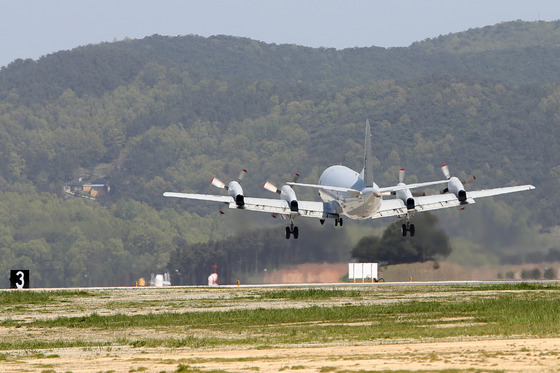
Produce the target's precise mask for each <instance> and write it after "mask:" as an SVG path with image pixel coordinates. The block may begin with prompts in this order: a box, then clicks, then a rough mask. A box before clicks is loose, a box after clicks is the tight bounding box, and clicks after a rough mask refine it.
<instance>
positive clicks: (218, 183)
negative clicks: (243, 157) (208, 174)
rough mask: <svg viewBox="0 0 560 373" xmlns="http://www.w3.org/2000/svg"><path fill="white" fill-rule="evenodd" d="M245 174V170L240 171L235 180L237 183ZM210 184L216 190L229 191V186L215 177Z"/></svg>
mask: <svg viewBox="0 0 560 373" xmlns="http://www.w3.org/2000/svg"><path fill="white" fill-rule="evenodd" d="M245 174H247V170H245V169H243V170H241V172H240V173H239V176H237V180H238V181H241V180H243V178H244V177H245ZM210 183H211V184H212V185H214V186H215V187H217V188H220V189H225V190H229V186H228V185H226V183H224V182H223V181H221V180H220V179H218V178H217V177H213V178H212V180H210Z"/></svg>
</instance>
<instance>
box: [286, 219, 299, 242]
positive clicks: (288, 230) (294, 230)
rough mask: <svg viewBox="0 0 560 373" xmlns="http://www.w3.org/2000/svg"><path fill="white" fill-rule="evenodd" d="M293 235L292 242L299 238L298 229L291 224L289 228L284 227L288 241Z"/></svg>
mask: <svg viewBox="0 0 560 373" xmlns="http://www.w3.org/2000/svg"><path fill="white" fill-rule="evenodd" d="M292 234H293V235H294V240H297V239H298V237H299V229H298V227H297V226H295V225H294V224H293V223H292V224H290V226H289V227H286V239H287V240H289V239H290V236H291V235H292Z"/></svg>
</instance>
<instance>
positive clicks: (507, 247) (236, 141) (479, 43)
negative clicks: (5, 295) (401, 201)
mask: <svg viewBox="0 0 560 373" xmlns="http://www.w3.org/2000/svg"><path fill="white" fill-rule="evenodd" d="M556 27H557V23H556V22H552V23H545V22H535V23H527V22H510V23H504V24H500V25H496V26H492V27H487V28H483V29H476V30H469V31H466V32H463V33H458V34H453V35H447V36H442V37H440V38H436V39H432V40H426V41H423V42H419V43H415V44H413V45H412V46H410V47H408V48H389V49H384V48H376V47H371V48H354V49H345V50H334V49H323V48H319V49H313V48H306V47H301V46H295V45H273V44H265V43H260V42H256V41H253V40H249V39H244V38H236V37H230V36H216V37H210V38H202V37H198V36H184V37H164V36H157V35H156V36H151V37H147V38H145V39H142V40H124V41H120V42H115V43H103V44H99V45H89V46H84V47H79V48H76V49H73V50H71V51H62V52H57V53H54V54H51V55H48V56H45V57H43V58H41V59H39V60H38V61H32V60H25V61H24V60H17V61H14V62H13V63H12V64H10V65H9V66H7V67H5V68H2V70H1V71H0V191H1V192H0V273H5V272H6V270H7V269H9V268H12V267H14V266H15V267H21V268H31V269H34V273H40V276H41V279H42V281H43V284H44V285H80V284H83V282H84V281H85V280H84V278H87V281H89V282H90V283H91V282H93V283H92V284H99V285H102V284H117V285H118V284H123V282H120V283H119V279H121V281H125V282H126V283H130V281H132V280H133V279H134V278H138V277H139V276H149V272H150V271H156V270H163V269H172V270H173V268H171V267H172V264H173V261H171V258H172V257H173V256H174V255H177V253H178V252H179V251H178V250H181V251H180V252H181V255H180V256H181V257H186V258H188V260H189V261H191V263H190V264H189V268H195V267H196V268H199V267H200V268H201V269H200V270H201V271H203V272H202V273H206V271H207V267H208V265H209V264H211V263H212V262H215V261H216V260H217V259H216V258H215V255H218V254H219V253H220V252H222V254H223V250H225V248H224V247H223V244H221V243H220V242H221V241H219V240H220V239H223V238H224V237H226V236H230V235H234V234H238V235H239V234H243V235H245V237H244V240H246V241H243V242H252V243H251V244H247V245H245V246H247V248H246V249H247V250H253V248H259V249H258V250H260V251H258V250H257V249H254V250H257V251H255V252H254V251H250V252H249V253H245V252H241V251H235V253H236V256H238V257H243V255H249V256H250V257H251V258H252V259H251V262H250V265H249V264H248V262H243V263H241V262H239V263H237V264H238V265H237V267H238V268H239V270H242V268H245V269H247V270H249V269H248V268H251V270H254V271H257V269H258V268H263V267H265V268H266V267H268V268H272V267H270V266H271V264H270V263H269V262H264V261H265V259H264V258H270V260H271V262H272V263H274V266H279V265H281V264H283V263H285V261H282V260H280V259H278V258H279V256H277V257H274V258H271V257H270V255H269V254H270V253H267V255H264V252H266V251H267V248H269V247H272V246H273V245H272V244H269V245H266V244H264V243H263V242H268V241H270V240H271V239H274V238H270V237H271V236H270V235H268V234H263V235H260V236H258V237H260V238H258V237H257V236H250V235H249V236H247V235H248V233H247V230H246V227H239V225H235V224H228V223H227V222H228V220H223V219H222V220H219V219H218V214H217V213H216V207H215V206H213V205H211V204H210V205H208V204H204V203H198V204H193V203H188V202H186V201H176V200H168V199H165V198H163V197H162V192H164V191H167V190H172V191H191V192H200V193H219V191H218V190H216V189H215V188H214V187H212V186H211V185H210V184H209V180H210V179H211V178H212V177H214V176H218V177H220V178H221V179H225V180H229V179H231V178H235V176H236V175H237V174H238V173H239V170H240V169H247V170H249V173H248V175H247V177H246V178H245V179H244V180H243V185H244V189H245V192H246V194H248V195H255V196H268V195H267V194H266V191H264V190H263V188H262V183H263V182H264V181H265V180H271V181H273V182H275V183H282V182H283V181H285V180H289V179H291V178H292V175H293V173H295V172H299V173H300V174H301V175H302V176H301V179H300V180H301V181H303V182H309V183H316V182H317V179H318V177H319V175H320V173H321V171H322V170H323V169H324V168H326V167H327V166H329V165H331V164H337V163H342V164H345V165H347V166H349V167H352V168H354V169H356V170H359V169H361V167H362V157H363V131H364V123H365V120H366V118H368V119H369V120H370V122H371V124H372V128H373V147H374V155H375V157H376V159H375V160H374V163H375V170H374V172H375V175H374V176H375V180H376V182H377V183H378V184H380V185H391V184H394V183H396V182H397V181H398V169H399V168H401V167H404V168H406V169H407V182H414V181H425V180H428V179H439V178H441V172H440V171H439V166H440V165H441V164H442V163H448V164H449V165H450V167H451V170H452V172H453V173H454V174H456V175H457V176H459V177H466V176H467V175H470V174H473V173H474V174H475V175H476V176H477V179H478V181H477V184H476V185H475V186H474V187H476V188H477V189H478V188H486V187H496V186H500V185H513V184H526V183H532V184H535V185H536V186H537V191H535V192H531V193H525V194H523V195H522V196H518V195H515V196H512V197H508V198H502V199H499V198H496V199H495V200H490V201H488V202H483V203H480V205H481V206H477V207H474V208H472V209H468V210H469V211H466V212H465V213H464V214H462V215H461V216H462V217H456V216H453V218H452V219H446V229H447V231H448V233H449V234H450V235H451V236H452V238H454V239H455V240H456V241H460V242H462V243H463V247H468V250H470V251H468V252H469V253H471V251H472V250H474V251H476V250H479V252H475V253H471V254H472V257H477V258H482V259H479V260H480V261H481V262H483V261H484V260H487V259H488V258H491V259H492V260H499V258H503V257H504V256H505V254H508V255H513V254H516V253H522V252H523V251H524V250H526V249H530V250H535V246H534V241H531V240H530V239H529V238H532V237H530V236H528V232H532V231H535V229H538V228H541V227H544V228H549V227H553V226H556V225H558V224H559V223H560V211H559V210H560V195H559V194H558V192H557V191H558V189H559V188H560V162H559V160H560V147H558V139H559V138H560V84H559V76H558V74H559V73H560V68H559V66H558V64H559V63H560V62H559V61H560V58H559V57H560V55H559V48H558V46H557V45H556V42H555V39H554V37H547V38H545V37H544V36H542V35H549V34H555V33H556V31H555V30H556ZM511 35H515V39H516V40H519V43H518V46H516V43H514V42H512V40H513V39H512V36H511ZM535 35H537V36H538V35H541V36H542V37H535ZM79 178H81V179H82V180H86V181H91V182H102V183H108V184H110V186H111V191H110V193H109V194H107V195H106V196H104V197H102V198H99V199H98V200H97V201H90V200H85V199H63V198H62V197H63V196H64V194H63V192H62V187H63V185H64V184H65V183H68V182H71V181H75V180H78V179H79ZM469 187H470V186H469ZM298 196H299V197H300V198H302V199H303V198H305V199H313V198H315V195H314V193H313V192H312V191H306V190H301V191H299V190H298ZM449 214H453V212H449ZM248 216H251V215H250V214H248ZM261 217H262V216H261ZM226 219H227V218H226ZM247 219H251V218H247ZM264 220H265V219H261V220H260V221H259V222H258V223H259V224H260V223H261V222H262V221H264ZM270 221H271V224H273V223H272V219H270ZM391 221H392V220H387V221H383V222H382V223H381V224H389V222H391ZM237 222H238V221H237ZM279 224H280V225H279ZM298 224H299V223H298ZM301 224H305V223H303V222H302V223H301ZM356 224H358V223H356ZM274 227H275V229H276V230H275V231H274V232H278V236H277V237H278V239H280V240H282V239H283V238H282V224H281V223H277V224H275V225H274ZM315 228H317V227H315ZM315 228H313V229H306V231H308V232H315V233H313V234H317V237H318V238H316V240H315V241H314V240H307V241H306V240H303V239H302V240H298V242H295V240H292V242H291V243H290V245H289V247H286V246H287V243H285V242H284V243H283V244H282V245H283V248H282V249H279V250H291V251H290V252H289V254H282V257H289V259H290V261H291V262H292V263H293V262H297V261H298V260H311V259H309V258H313V260H316V261H329V260H341V257H340V253H341V250H342V252H343V253H348V252H349V250H350V248H351V247H344V244H343V243H341V242H347V246H350V245H351V244H350V243H349V242H351V240H346V236H345V234H346V232H348V231H349V230H348V229H351V228H347V227H346V225H345V229H341V230H337V231H336V232H337V233H336V234H334V236H333V237H337V239H326V238H325V237H327V236H326V235H325V234H322V233H320V232H321V231H319V233H317V232H316V231H317V229H315ZM331 228H333V227H331ZM496 231H499V232H500V233H501V234H498V235H497V234H496ZM310 234H311V233H310ZM321 237H323V241H317V240H319V239H321ZM528 237H529V238H528ZM209 240H214V243H213V244H212V247H213V250H215V252H214V251H212V252H210V251H208V250H207V249H206V247H200V246H198V247H197V246H192V245H195V244H197V243H200V242H205V241H209ZM227 242H228V245H230V246H234V245H235V242H240V241H239V240H236V239H230V240H229V241H227ZM310 242H318V243H316V244H312V243H310ZM311 246H312V247H311ZM274 247H280V246H278V245H276V246H274ZM185 248H186V249H185ZM242 249H243V248H239V247H236V249H235V250H242ZM542 249H543V250H546V249H548V247H545V248H542ZM195 253H196V254H195ZM237 253H239V254H237ZM322 255H323V256H322ZM221 256H222V257H224V256H223V255H221ZM259 258H260V259H259ZM197 260H201V261H202V260H203V261H204V262H203V265H202V264H201V265H200V266H198V264H200V263H199V262H197ZM267 260H268V259H267ZM342 260H344V258H342ZM104 261H109V262H110V263H111V265H105V262H104ZM259 261H260V262H259ZM201 263H202V262H201ZM224 265H227V263H226V264H224ZM116 268H119V271H121V272H120V273H114V272H115V271H117V269H116ZM175 269H176V268H175ZM193 270H194V269H193ZM230 270H231V268H230ZM84 273H86V274H87V275H88V276H86V277H84ZM189 276H191V277H192V276H194V275H193V274H190V275H189ZM123 279H124V280H123ZM202 279H205V277H202Z"/></svg>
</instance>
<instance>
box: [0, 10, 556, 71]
mask: <svg viewBox="0 0 560 373" xmlns="http://www.w3.org/2000/svg"><path fill="white" fill-rule="evenodd" d="M518 19H521V20H524V21H537V20H541V21H553V20H558V19H560V1H558V0H468V1H467V0H463V1H456V0H344V1H334V0H275V1H267V0H157V1H153V0H49V1H44V0H0V66H6V65H8V64H9V63H10V62H12V61H14V60H16V59H18V58H22V59H26V58H32V59H35V60H36V59H38V58H40V57H41V56H44V55H48V54H51V53H54V52H57V51H60V50H70V49H73V48H75V47H78V46H83V45H87V44H97V43H101V42H111V41H116V40H122V39H124V38H131V39H141V38H143V37H145V36H150V35H153V34H159V35H169V36H177V35H189V34H195V35H200V36H211V35H220V34H222V35H233V36H241V37H248V38H251V39H255V40H258V41H263V42H266V43H276V44H297V45H303V46H308V47H328V48H331V47H332V48H337V49H344V48H353V47H371V46H378V47H402V46H408V45H410V44H412V43H413V42H415V41H421V40H424V39H427V38H433V37H437V36H439V35H446V34H449V33H453V32H460V31H466V30H468V29H470V28H478V27H484V26H488V25H494V24H497V23H500V22H506V21H514V20H518Z"/></svg>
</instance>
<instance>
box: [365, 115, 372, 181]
mask: <svg viewBox="0 0 560 373" xmlns="http://www.w3.org/2000/svg"><path fill="white" fill-rule="evenodd" d="M372 158H373V156H372V153H371V129H370V127H369V119H366V140H365V144H364V184H365V186H366V187H372V186H373V165H372V163H371V162H372Z"/></svg>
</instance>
